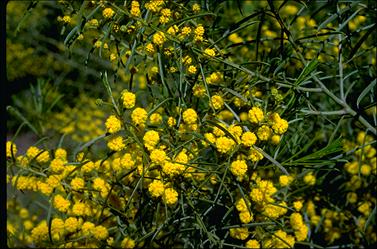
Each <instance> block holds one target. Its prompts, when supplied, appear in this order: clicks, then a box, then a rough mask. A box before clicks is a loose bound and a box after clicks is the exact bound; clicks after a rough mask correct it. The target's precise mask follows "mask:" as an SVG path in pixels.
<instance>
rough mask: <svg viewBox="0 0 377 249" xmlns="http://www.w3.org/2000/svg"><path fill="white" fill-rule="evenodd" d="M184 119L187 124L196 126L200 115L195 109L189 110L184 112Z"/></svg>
mask: <svg viewBox="0 0 377 249" xmlns="http://www.w3.org/2000/svg"><path fill="white" fill-rule="evenodd" d="M182 117H183V121H185V123H186V124H194V123H196V121H197V119H198V114H197V113H196V111H195V110H194V109H192V108H189V109H187V110H186V111H184V112H183V114H182Z"/></svg>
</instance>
